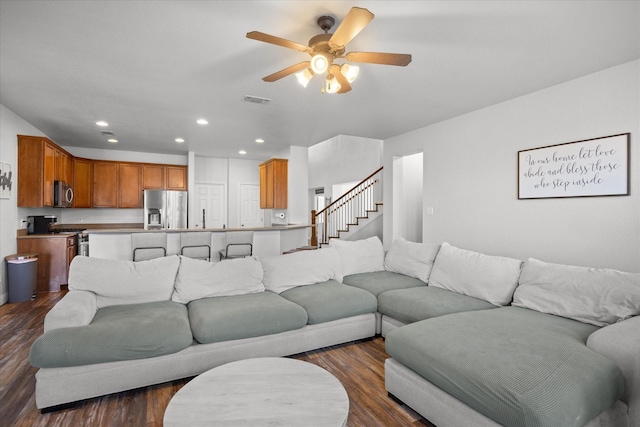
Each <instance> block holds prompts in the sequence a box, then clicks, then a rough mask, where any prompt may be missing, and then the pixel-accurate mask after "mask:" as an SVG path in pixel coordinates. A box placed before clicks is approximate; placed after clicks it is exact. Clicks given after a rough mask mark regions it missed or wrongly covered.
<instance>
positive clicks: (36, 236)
mask: <svg viewBox="0 0 640 427" xmlns="http://www.w3.org/2000/svg"><path fill="white" fill-rule="evenodd" d="M76 234H78V233H48V234H26V235H24V236H17V239H57V238H65V239H66V238H67V237H69V236H75V235H76Z"/></svg>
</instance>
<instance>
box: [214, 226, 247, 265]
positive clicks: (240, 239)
mask: <svg viewBox="0 0 640 427" xmlns="http://www.w3.org/2000/svg"><path fill="white" fill-rule="evenodd" d="M226 239H227V246H226V247H225V248H224V249H222V250H220V252H219V254H220V260H221V261H222V260H223V259H229V258H244V257H247V256H251V255H253V231H228V232H227V233H226Z"/></svg>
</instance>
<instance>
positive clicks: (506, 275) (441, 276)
mask: <svg viewBox="0 0 640 427" xmlns="http://www.w3.org/2000/svg"><path fill="white" fill-rule="evenodd" d="M521 268H522V261H520V260H517V259H513V258H506V257H501V256H491V255H484V254H481V253H478V252H473V251H467V250H464V249H459V248H456V247H455V246H451V245H449V244H448V243H443V244H442V246H441V247H440V251H439V252H438V256H437V257H436V261H435V263H434V264H433V269H432V270H431V276H430V277H429V285H430V286H437V287H439V288H444V289H448V290H450V291H453V292H457V293H459V294H463V295H468V296H470V297H474V298H479V299H482V300H485V301H488V302H490V303H491V304H495V305H508V304H509V303H510V302H511V300H512V299H513V291H514V290H515V289H516V286H518V277H520V270H521Z"/></svg>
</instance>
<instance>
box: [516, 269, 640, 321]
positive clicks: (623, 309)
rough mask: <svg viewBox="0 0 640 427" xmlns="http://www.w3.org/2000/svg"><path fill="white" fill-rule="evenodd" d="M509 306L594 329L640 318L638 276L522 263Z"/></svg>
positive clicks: (609, 271)
mask: <svg viewBox="0 0 640 427" xmlns="http://www.w3.org/2000/svg"><path fill="white" fill-rule="evenodd" d="M513 305H515V306H519V307H525V308H530V309H532V310H537V311H541V312H543V313H551V314H556V315H558V316H563V317H568V318H570V319H574V320H579V321H581V322H586V323H590V324H592V325H597V326H606V325H611V324H614V323H616V322H619V321H622V320H624V319H627V318H629V317H632V316H637V315H639V314H640V273H625V272H622V271H617V270H610V269H598V268H587V267H576V266H571V265H561V264H551V263H547V262H543V261H538V260H536V259H533V258H530V259H528V260H527V262H525V264H524V268H523V269H522V274H521V275H520V285H519V286H518V288H517V289H516V292H515V293H514V295H513Z"/></svg>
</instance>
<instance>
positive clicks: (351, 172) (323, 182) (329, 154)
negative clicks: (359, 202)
mask: <svg viewBox="0 0 640 427" xmlns="http://www.w3.org/2000/svg"><path fill="white" fill-rule="evenodd" d="M381 165H382V140H379V139H370V138H361V137H357V136H349V135H338V136H336V137H333V138H331V139H328V140H326V141H323V142H320V143H318V144H316V145H314V146H312V147H309V188H314V189H315V188H322V187H324V191H325V193H324V194H325V196H326V197H332V200H335V197H333V195H332V188H333V185H335V184H342V183H345V182H356V183H358V182H360V181H362V180H363V179H364V178H366V177H367V176H369V175H370V174H371V173H373V172H375V171H376V170H377V169H378V168H379V167H380V166H381Z"/></svg>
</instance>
